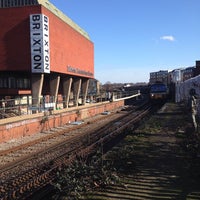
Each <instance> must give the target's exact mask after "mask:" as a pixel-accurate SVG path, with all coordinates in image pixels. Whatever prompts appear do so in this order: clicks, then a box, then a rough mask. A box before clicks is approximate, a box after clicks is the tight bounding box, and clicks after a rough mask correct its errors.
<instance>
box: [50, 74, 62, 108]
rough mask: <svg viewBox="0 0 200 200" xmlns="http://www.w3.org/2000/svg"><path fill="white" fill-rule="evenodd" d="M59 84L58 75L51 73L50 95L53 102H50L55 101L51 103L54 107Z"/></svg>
mask: <svg viewBox="0 0 200 200" xmlns="http://www.w3.org/2000/svg"><path fill="white" fill-rule="evenodd" d="M59 85H60V76H58V75H51V76H50V96H52V97H53V102H51V103H55V104H53V105H54V108H55V105H56V101H57V97H58V89H59Z"/></svg>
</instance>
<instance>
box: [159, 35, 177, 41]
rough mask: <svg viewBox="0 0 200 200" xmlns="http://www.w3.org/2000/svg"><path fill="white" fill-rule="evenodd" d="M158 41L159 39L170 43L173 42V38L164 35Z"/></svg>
mask: <svg viewBox="0 0 200 200" xmlns="http://www.w3.org/2000/svg"><path fill="white" fill-rule="evenodd" d="M160 39H161V40H168V41H170V42H173V41H175V38H174V36H172V35H164V36H162V37H160Z"/></svg>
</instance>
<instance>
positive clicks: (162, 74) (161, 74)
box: [149, 70, 169, 85]
mask: <svg viewBox="0 0 200 200" xmlns="http://www.w3.org/2000/svg"><path fill="white" fill-rule="evenodd" d="M156 82H162V83H164V84H166V85H168V84H169V73H168V70H160V71H157V72H151V73H150V79H149V83H150V84H153V83H156Z"/></svg>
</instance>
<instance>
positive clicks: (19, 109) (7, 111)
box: [0, 91, 138, 119]
mask: <svg viewBox="0 0 200 200" xmlns="http://www.w3.org/2000/svg"><path fill="white" fill-rule="evenodd" d="M137 93H138V91H128V92H124V91H120V92H102V93H100V94H99V95H93V94H90V95H88V96H87V98H86V99H83V96H82V95H79V98H78V105H76V103H75V99H77V98H76V96H73V97H72V98H70V99H69V102H68V105H66V103H67V102H66V101H65V99H66V97H65V96H61V95H59V96H58V97H57V98H56V99H55V97H53V96H42V97H41V98H40V99H39V101H38V102H39V104H38V105H34V104H33V102H34V99H33V98H32V97H31V96H23V97H21V98H15V99H1V100H0V119H3V118H9V117H14V116H20V115H29V114H33V113H40V112H45V111H50V110H62V109H64V108H66V107H67V108H69V107H77V106H81V105H83V104H95V103H99V102H105V101H113V100H117V99H121V98H124V97H128V96H132V95H135V94H137ZM37 100H38V99H37Z"/></svg>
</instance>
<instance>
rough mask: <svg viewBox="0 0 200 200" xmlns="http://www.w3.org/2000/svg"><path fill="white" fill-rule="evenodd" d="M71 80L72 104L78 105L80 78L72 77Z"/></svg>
mask: <svg viewBox="0 0 200 200" xmlns="http://www.w3.org/2000/svg"><path fill="white" fill-rule="evenodd" d="M73 81H74V88H73V94H74V106H78V100H79V95H80V91H81V83H82V79H81V78H74V79H73Z"/></svg>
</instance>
